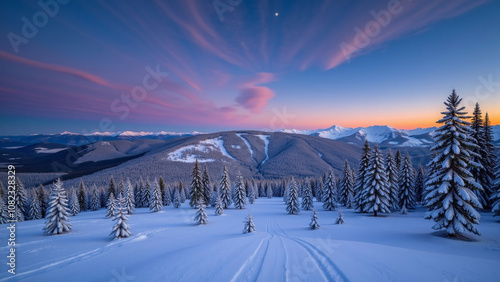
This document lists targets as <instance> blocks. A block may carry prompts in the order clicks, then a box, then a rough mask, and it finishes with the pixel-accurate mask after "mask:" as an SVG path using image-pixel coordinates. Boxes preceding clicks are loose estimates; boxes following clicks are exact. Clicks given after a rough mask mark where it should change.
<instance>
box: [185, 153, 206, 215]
mask: <svg viewBox="0 0 500 282" xmlns="http://www.w3.org/2000/svg"><path fill="white" fill-rule="evenodd" d="M189 196H190V198H191V199H190V200H189V205H190V206H191V207H195V208H197V207H198V205H199V203H200V202H202V201H204V200H205V193H204V191H203V181H202V176H201V172H200V168H199V165H198V160H196V162H195V163H194V168H193V172H192V173H191V190H190V191H189Z"/></svg>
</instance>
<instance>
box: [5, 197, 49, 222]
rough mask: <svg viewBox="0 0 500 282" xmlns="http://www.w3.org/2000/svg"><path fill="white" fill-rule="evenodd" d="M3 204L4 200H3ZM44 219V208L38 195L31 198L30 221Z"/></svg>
mask: <svg viewBox="0 0 500 282" xmlns="http://www.w3.org/2000/svg"><path fill="white" fill-rule="evenodd" d="M1 202H3V199H2V200H1ZM40 218H42V208H41V204H40V198H39V197H38V195H37V193H36V192H35V194H34V195H33V197H32V198H31V205H30V220H37V219H40Z"/></svg>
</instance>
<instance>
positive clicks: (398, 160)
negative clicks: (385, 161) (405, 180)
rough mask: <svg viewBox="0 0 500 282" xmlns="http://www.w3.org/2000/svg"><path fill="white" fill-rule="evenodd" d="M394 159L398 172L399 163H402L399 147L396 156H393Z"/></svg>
mask: <svg viewBox="0 0 500 282" xmlns="http://www.w3.org/2000/svg"><path fill="white" fill-rule="evenodd" d="M394 161H395V162H396V171H397V172H398V173H399V170H400V169H401V164H402V163H403V155H401V151H400V150H399V149H398V150H397V151H396V157H395V158H394Z"/></svg>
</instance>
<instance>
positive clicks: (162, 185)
mask: <svg viewBox="0 0 500 282" xmlns="http://www.w3.org/2000/svg"><path fill="white" fill-rule="evenodd" d="M158 187H159V188H160V194H161V202H162V203H165V190H166V185H165V181H164V180H163V177H161V176H160V180H158ZM164 205H165V204H164Z"/></svg>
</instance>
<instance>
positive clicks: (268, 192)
mask: <svg viewBox="0 0 500 282" xmlns="http://www.w3.org/2000/svg"><path fill="white" fill-rule="evenodd" d="M266 197H267V198H268V199H272V198H273V187H272V186H271V185H267V187H266Z"/></svg>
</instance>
